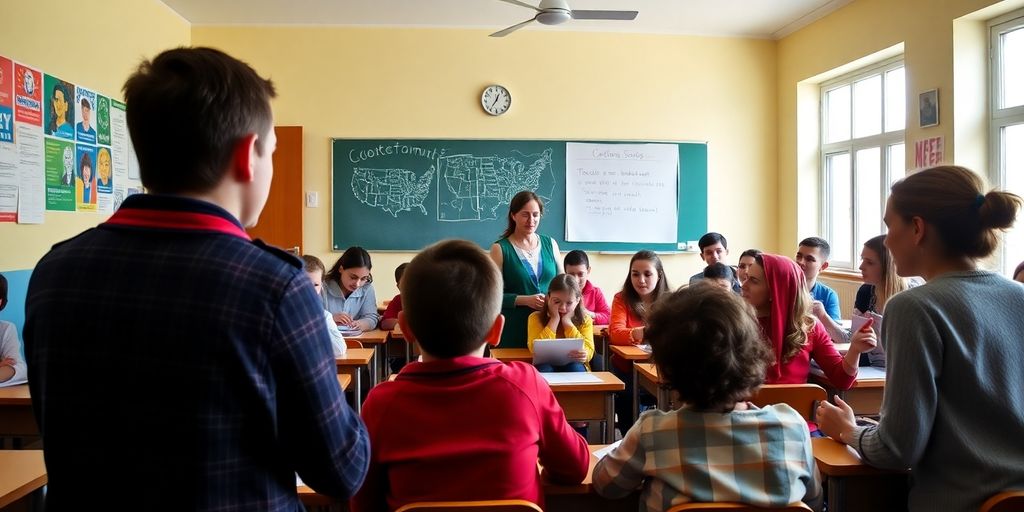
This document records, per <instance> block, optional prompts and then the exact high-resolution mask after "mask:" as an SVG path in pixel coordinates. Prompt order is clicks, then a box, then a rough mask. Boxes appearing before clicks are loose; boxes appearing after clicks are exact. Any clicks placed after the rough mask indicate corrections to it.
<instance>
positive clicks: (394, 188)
mask: <svg viewBox="0 0 1024 512" xmlns="http://www.w3.org/2000/svg"><path fill="white" fill-rule="evenodd" d="M433 179H434V168H433V167H431V168H430V169H429V170H427V171H426V172H424V173H423V174H422V175H420V176H416V173H414V172H412V171H410V170H408V169H373V168H367V167H356V168H354V169H353V170H352V194H353V195H354V196H356V199H358V200H359V201H361V202H362V203H363V204H365V205H367V206H373V207H376V208H380V209H381V210H384V211H385V212H388V213H390V214H391V215H392V216H393V217H398V213H399V212H404V211H412V210H413V209H414V208H415V209H419V211H420V212H421V213H423V215H426V214H427V209H426V207H424V206H423V200H424V199H426V198H427V194H429V193H430V184H431V182H432V181H433Z"/></svg>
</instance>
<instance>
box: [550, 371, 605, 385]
mask: <svg viewBox="0 0 1024 512" xmlns="http://www.w3.org/2000/svg"><path fill="white" fill-rule="evenodd" d="M540 375H541V377H544V380H546V381H548V384H589V383H598V382H601V378H600V377H598V376H596V375H593V374H590V373H587V372H565V373H542V374H540Z"/></svg>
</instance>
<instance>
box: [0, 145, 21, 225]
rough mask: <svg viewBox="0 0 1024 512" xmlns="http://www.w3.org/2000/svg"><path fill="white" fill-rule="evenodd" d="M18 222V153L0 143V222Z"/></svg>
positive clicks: (11, 147) (12, 147)
mask: <svg viewBox="0 0 1024 512" xmlns="http://www.w3.org/2000/svg"><path fill="white" fill-rule="evenodd" d="M16 220H18V152H17V151H15V148H14V143H13V142H0V222H14V221H16Z"/></svg>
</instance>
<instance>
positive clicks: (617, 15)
mask: <svg viewBox="0 0 1024 512" xmlns="http://www.w3.org/2000/svg"><path fill="white" fill-rule="evenodd" d="M505 1H506V2H507V1H508V0H505ZM637 14H638V12H637V11H581V10H573V11H572V19H574V20H635V19H636V15H637Z"/></svg>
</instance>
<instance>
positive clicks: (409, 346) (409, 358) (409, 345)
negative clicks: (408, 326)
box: [402, 339, 412, 364]
mask: <svg viewBox="0 0 1024 512" xmlns="http://www.w3.org/2000/svg"><path fill="white" fill-rule="evenodd" d="M402 341H404V342H405V364H409V363H411V362H412V343H411V342H410V341H409V340H405V339H403V340H402Z"/></svg>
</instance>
